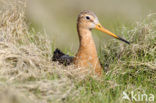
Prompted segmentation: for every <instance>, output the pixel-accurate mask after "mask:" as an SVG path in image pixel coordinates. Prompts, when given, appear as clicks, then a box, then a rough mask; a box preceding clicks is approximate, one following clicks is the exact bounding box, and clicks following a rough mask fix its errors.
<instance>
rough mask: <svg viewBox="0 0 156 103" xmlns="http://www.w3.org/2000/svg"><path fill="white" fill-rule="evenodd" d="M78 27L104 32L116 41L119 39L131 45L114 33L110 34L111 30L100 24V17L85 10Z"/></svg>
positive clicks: (81, 13)
mask: <svg viewBox="0 0 156 103" xmlns="http://www.w3.org/2000/svg"><path fill="white" fill-rule="evenodd" d="M77 25H78V27H79V28H84V29H88V30H92V29H97V30H99V31H102V32H104V33H106V34H108V35H110V36H113V37H114V38H116V39H119V40H121V41H123V42H125V43H127V44H130V43H129V42H128V41H126V40H124V39H123V38H121V37H119V36H117V35H115V34H114V33H112V32H110V31H109V30H107V29H105V28H104V27H103V26H102V25H101V24H100V22H99V20H98V17H97V16H96V15H95V13H93V12H92V11H89V10H84V11H82V12H80V14H79V16H78V20H77Z"/></svg>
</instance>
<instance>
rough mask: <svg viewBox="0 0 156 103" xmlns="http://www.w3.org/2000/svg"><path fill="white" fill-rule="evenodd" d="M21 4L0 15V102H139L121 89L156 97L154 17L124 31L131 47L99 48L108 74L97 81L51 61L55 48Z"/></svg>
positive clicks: (110, 43)
mask: <svg viewBox="0 0 156 103" xmlns="http://www.w3.org/2000/svg"><path fill="white" fill-rule="evenodd" d="M23 5H25V2H16V3H12V4H11V5H9V6H8V7H9V8H6V9H4V10H2V12H1V14H0V98H1V103H23V102H24V103H73V102H74V103H133V102H134V103H135V101H128V100H123V99H122V96H123V91H125V92H126V93H128V94H129V95H130V93H131V91H134V92H135V93H136V94H137V93H140V94H143V93H146V94H147V95H148V96H149V95H150V94H153V95H154V96H156V81H155V79H156V35H155V34H156V32H155V29H156V20H155V19H154V18H153V17H154V14H153V15H148V16H147V17H146V18H145V19H144V20H141V21H139V22H137V23H136V24H134V25H133V28H132V27H131V28H128V27H123V28H122V30H121V31H120V34H122V35H124V34H126V35H124V38H126V39H127V40H129V41H130V42H131V44H130V45H127V44H124V43H121V42H120V41H117V40H111V41H108V43H107V44H105V45H101V48H100V49H99V50H98V51H99V53H98V54H99V58H100V61H101V63H102V66H103V68H104V72H103V75H102V77H101V78H96V77H90V76H89V75H87V76H82V75H79V74H78V73H79V72H78V69H76V68H74V67H73V66H69V67H64V66H61V65H58V64H57V63H53V62H52V61H51V56H52V49H54V48H55V47H54V46H53V45H51V44H52V43H51V42H50V41H49V39H48V37H47V34H44V33H39V32H36V31H35V30H34V29H33V27H32V26H31V25H29V22H28V21H27V19H26V15H25V7H24V6H23ZM6 7H7V4H6ZM66 52H68V51H67V50H66ZM142 102H143V103H145V102H146V101H142ZM153 103H154V102H153Z"/></svg>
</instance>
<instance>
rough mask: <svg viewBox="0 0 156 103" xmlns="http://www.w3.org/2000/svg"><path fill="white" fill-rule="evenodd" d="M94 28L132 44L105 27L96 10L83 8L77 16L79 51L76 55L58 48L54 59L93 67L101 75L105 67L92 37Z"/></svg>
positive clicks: (69, 63) (78, 65) (66, 63)
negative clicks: (65, 52) (68, 53)
mask: <svg viewBox="0 0 156 103" xmlns="http://www.w3.org/2000/svg"><path fill="white" fill-rule="evenodd" d="M92 29H96V30H99V31H102V32H104V33H105V34H108V35H110V36H112V37H114V38H116V39H118V40H121V41H123V42H125V43H127V44H130V42H128V41H126V40H125V39H123V38H121V37H119V36H118V35H116V34H114V33H112V32H111V31H109V30H108V29H106V28H104V27H103V26H102V25H101V24H100V22H99V19H98V17H97V16H96V15H95V13H94V12H92V11H90V10H83V11H81V12H80V14H79V15H78V18H77V32H78V37H79V49H78V52H77V53H76V55H75V56H69V55H66V54H64V53H63V52H62V51H61V50H59V49H58V48H57V49H56V50H55V51H54V52H53V57H52V61H58V62H59V63H60V64H63V65H65V66H67V65H71V64H74V65H75V66H76V67H82V68H91V69H92V70H93V71H94V73H95V74H96V75H98V76H101V74H102V70H103V68H102V66H101V63H100V61H99V58H98V54H97V50H96V46H95V43H94V39H93V37H92Z"/></svg>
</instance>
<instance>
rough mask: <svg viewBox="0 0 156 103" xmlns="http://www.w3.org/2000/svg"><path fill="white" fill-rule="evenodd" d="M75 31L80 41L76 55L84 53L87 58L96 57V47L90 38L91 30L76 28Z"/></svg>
mask: <svg viewBox="0 0 156 103" xmlns="http://www.w3.org/2000/svg"><path fill="white" fill-rule="evenodd" d="M77 30H78V35H79V41H80V45H79V50H78V53H77V54H79V55H81V54H82V53H85V54H87V55H89V56H94V57H97V51H96V46H95V43H94V40H93V37H92V32H91V30H89V29H87V28H81V27H78V28H77ZM83 55H84V54H83Z"/></svg>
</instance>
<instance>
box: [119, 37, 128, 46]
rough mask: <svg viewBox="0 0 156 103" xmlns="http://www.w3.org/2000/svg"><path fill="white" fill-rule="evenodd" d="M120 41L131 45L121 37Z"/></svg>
mask: <svg viewBox="0 0 156 103" xmlns="http://www.w3.org/2000/svg"><path fill="white" fill-rule="evenodd" d="M119 40H121V41H123V42H125V43H127V44H129V45H130V42H128V41H126V40H125V39H122V38H121V37H119Z"/></svg>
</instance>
